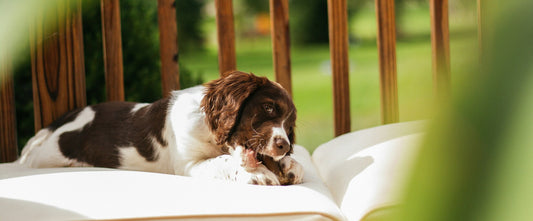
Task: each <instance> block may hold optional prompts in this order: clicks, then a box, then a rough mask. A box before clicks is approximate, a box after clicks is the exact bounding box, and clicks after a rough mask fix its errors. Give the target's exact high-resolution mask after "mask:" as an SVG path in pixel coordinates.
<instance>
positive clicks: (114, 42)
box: [100, 0, 142, 101]
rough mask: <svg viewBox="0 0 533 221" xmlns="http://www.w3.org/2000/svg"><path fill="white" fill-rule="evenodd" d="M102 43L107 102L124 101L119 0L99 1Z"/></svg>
mask: <svg viewBox="0 0 533 221" xmlns="http://www.w3.org/2000/svg"><path fill="white" fill-rule="evenodd" d="M100 6H101V10H102V13H101V14H102V43H103V46H104V66H105V67H104V70H105V79H106V97H107V100H108V101H123V100H124V70H123V67H122V37H121V32H120V31H121V28H120V2H119V0H101V1H100ZM139 19H142V18H139Z"/></svg>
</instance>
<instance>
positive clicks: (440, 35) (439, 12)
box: [429, 0, 451, 102]
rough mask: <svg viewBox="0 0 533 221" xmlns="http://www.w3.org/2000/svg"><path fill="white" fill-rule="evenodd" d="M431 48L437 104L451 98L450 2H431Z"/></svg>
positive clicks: (446, 0) (439, 0)
mask: <svg viewBox="0 0 533 221" xmlns="http://www.w3.org/2000/svg"><path fill="white" fill-rule="evenodd" d="M429 8H430V16H431V48H432V58H433V59H432V61H433V85H434V90H435V95H436V97H437V99H436V101H437V102H445V101H447V100H448V97H449V96H450V78H451V77H450V37H449V28H448V0H431V1H430V4H429Z"/></svg>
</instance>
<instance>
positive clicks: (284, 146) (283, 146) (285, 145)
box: [274, 137, 289, 151]
mask: <svg viewBox="0 0 533 221" xmlns="http://www.w3.org/2000/svg"><path fill="white" fill-rule="evenodd" d="M274 144H275V145H276V147H277V148H278V149H280V150H283V151H288V149H289V142H287V140H286V139H283V138H281V137H276V138H274Z"/></svg>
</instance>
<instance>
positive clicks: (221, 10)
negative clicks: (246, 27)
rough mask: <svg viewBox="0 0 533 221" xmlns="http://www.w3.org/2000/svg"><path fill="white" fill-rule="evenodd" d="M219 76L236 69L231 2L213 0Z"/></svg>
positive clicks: (228, 0)
mask: <svg viewBox="0 0 533 221" xmlns="http://www.w3.org/2000/svg"><path fill="white" fill-rule="evenodd" d="M215 8H216V23H217V36H218V69H219V72H220V76H223V75H224V74H225V73H227V72H228V71H232V70H236V69H237V61H236V55H235V26H234V22H233V3H232V0H215Z"/></svg>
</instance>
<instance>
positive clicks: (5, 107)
mask: <svg viewBox="0 0 533 221" xmlns="http://www.w3.org/2000/svg"><path fill="white" fill-rule="evenodd" d="M0 53H2V52H0ZM15 116H16V114H15V97H14V89H13V77H12V70H11V62H10V61H8V58H7V56H0V124H1V125H0V128H1V132H0V163H6V162H11V161H15V160H16V159H17V155H18V154H17V127H16V117H15Z"/></svg>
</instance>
